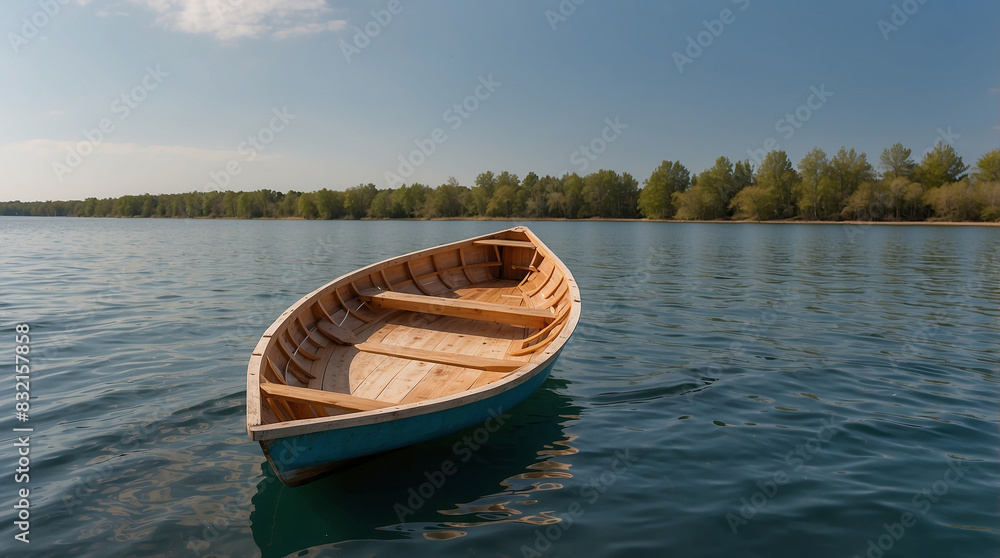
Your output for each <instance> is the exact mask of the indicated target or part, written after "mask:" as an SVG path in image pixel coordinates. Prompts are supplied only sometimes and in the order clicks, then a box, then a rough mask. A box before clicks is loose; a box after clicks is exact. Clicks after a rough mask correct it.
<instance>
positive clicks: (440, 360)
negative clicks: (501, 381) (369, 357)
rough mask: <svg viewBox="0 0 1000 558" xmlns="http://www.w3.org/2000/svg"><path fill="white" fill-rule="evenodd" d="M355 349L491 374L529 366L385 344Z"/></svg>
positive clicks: (521, 363)
mask: <svg viewBox="0 0 1000 558" xmlns="http://www.w3.org/2000/svg"><path fill="white" fill-rule="evenodd" d="M355 348H356V349H358V350H359V351H361V352H365V353H374V354H379V355H386V356H391V357H396V358H402V359H407V360H419V361H423V362H433V363H436V364H447V365H451V366H460V367H462V368H473V369H476V370H488V371H490V372H513V371H514V370H517V369H518V368H520V367H522V366H524V365H525V364H528V363H527V362H524V361H521V360H508V359H500V358H487V357H480V356H473V355H463V354H456V353H446V352H442V351H428V350H426V349H414V348H412V347H402V346H399V345H386V344H383V343H368V342H366V343H360V344H358V345H355Z"/></svg>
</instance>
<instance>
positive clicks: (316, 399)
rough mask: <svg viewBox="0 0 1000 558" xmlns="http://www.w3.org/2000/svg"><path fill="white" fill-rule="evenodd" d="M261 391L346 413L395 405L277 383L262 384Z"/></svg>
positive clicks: (269, 395)
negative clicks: (341, 410)
mask: <svg viewBox="0 0 1000 558" xmlns="http://www.w3.org/2000/svg"><path fill="white" fill-rule="evenodd" d="M260 391H261V392H262V393H263V394H264V396H265V397H272V398H276V399H284V400H286V401H293V402H296V403H305V404H308V405H322V406H324V407H333V408H336V409H343V410H345V411H374V410H376V409H384V408H386V407H392V406H393V405H394V403H386V402H384V401H376V400H374V399H368V398H365V397H357V396H354V395H348V394H346V393H334V392H332V391H323V390H320V389H309V388H301V387H295V386H286V385H282V384H276V383H261V384H260Z"/></svg>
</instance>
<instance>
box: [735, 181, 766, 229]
mask: <svg viewBox="0 0 1000 558" xmlns="http://www.w3.org/2000/svg"><path fill="white" fill-rule="evenodd" d="M729 206H730V208H731V209H732V210H733V217H735V218H736V219H740V220H744V221H766V220H768V219H774V218H775V217H776V216H777V215H778V211H777V207H778V204H777V200H776V199H775V195H774V190H773V189H771V188H767V187H765V186H761V185H760V184H755V185H753V186H747V187H746V188H744V189H742V190H740V191H739V192H737V193H736V195H735V196H733V199H732V201H730V202H729Z"/></svg>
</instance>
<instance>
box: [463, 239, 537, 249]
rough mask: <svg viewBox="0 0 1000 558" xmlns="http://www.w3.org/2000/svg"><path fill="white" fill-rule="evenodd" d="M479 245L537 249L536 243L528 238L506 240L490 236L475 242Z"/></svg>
mask: <svg viewBox="0 0 1000 558" xmlns="http://www.w3.org/2000/svg"><path fill="white" fill-rule="evenodd" d="M473 244H477V245H479V246H510V247H511V248H530V249H532V250H534V249H535V245H534V244H532V243H530V242H528V241H526V240H505V239H502V238H488V239H485V240H477V241H475V242H473Z"/></svg>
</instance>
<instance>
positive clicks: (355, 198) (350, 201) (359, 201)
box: [344, 182, 378, 219]
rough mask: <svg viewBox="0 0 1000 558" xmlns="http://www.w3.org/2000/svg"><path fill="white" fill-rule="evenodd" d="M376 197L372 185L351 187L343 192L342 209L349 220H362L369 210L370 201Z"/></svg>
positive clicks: (376, 191) (376, 189)
mask: <svg viewBox="0 0 1000 558" xmlns="http://www.w3.org/2000/svg"><path fill="white" fill-rule="evenodd" d="M376 195H378V188H376V187H375V185H374V184H372V183H370V182H369V183H368V184H360V185H358V186H352V187H350V188H348V189H347V190H346V191H345V192H344V209H346V210H347V214H348V215H349V216H350V217H351V219H364V218H365V217H367V216H368V212H369V210H371V206H372V200H374V199H375V196H376Z"/></svg>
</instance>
